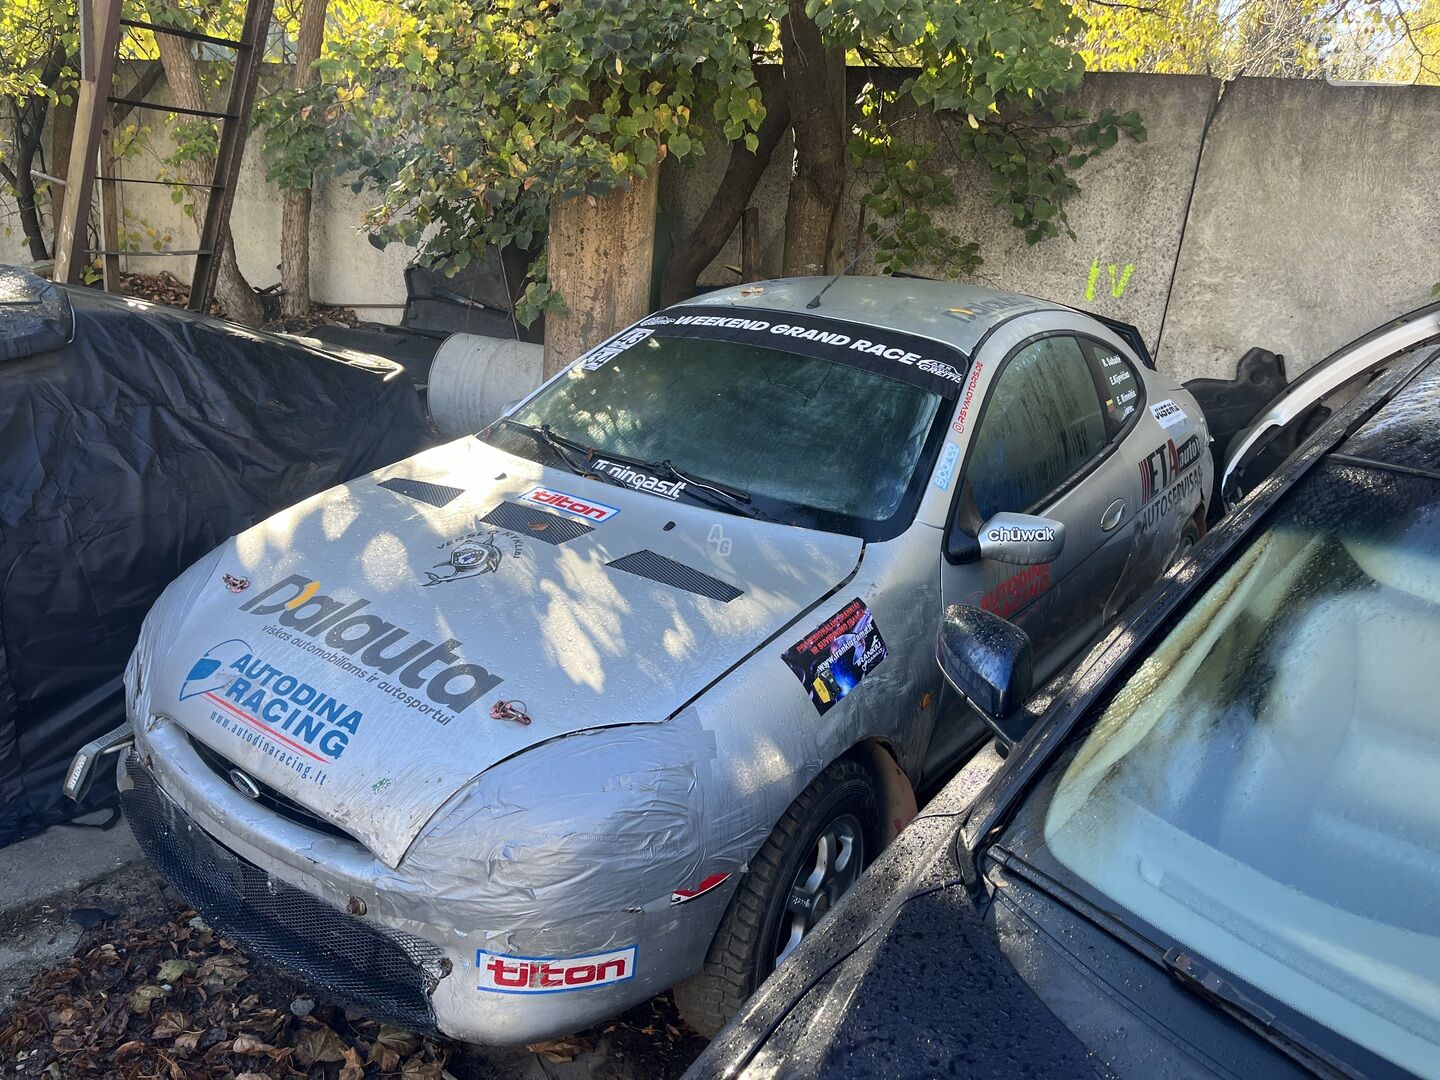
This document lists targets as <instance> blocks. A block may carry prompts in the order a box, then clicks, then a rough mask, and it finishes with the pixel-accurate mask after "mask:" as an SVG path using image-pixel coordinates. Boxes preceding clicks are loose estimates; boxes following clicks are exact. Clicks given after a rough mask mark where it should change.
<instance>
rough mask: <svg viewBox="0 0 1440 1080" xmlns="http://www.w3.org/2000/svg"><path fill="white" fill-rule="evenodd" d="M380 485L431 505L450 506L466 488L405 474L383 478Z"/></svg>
mask: <svg viewBox="0 0 1440 1080" xmlns="http://www.w3.org/2000/svg"><path fill="white" fill-rule="evenodd" d="M380 486H381V487H383V488H385V489H387V490H388V491H393V492H395V494H397V495H404V496H406V497H407V498H410V499H414V500H416V501H417V502H423V503H429V504H430V505H431V506H448V505H449V504H450V503H452V502H454V501H455V500H456V499H458V498H459V497H460V496H461V495H464V494H465V489H464V488H457V487H446V486H445V485H444V484H432V483H430V482H429V481H426V480H408V479H406V478H405V477H403V476H397V477H395V478H394V479H391V480H381V481H380Z"/></svg>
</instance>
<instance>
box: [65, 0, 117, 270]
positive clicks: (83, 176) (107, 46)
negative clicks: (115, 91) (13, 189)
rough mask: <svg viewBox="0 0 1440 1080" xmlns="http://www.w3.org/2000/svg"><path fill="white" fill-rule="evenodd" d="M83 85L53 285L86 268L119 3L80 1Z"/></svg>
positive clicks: (78, 94) (77, 100)
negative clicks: (91, 213) (89, 229)
mask: <svg viewBox="0 0 1440 1080" xmlns="http://www.w3.org/2000/svg"><path fill="white" fill-rule="evenodd" d="M80 36H81V41H80V53H81V62H80V76H81V78H80V86H79V89H78V90H77V92H76V98H75V130H74V133H73V134H72V136H71V138H70V162H69V165H70V167H69V170H68V171H67V173H66V176H65V203H64V209H63V211H62V212H61V214H60V228H59V230H58V235H57V237H56V242H55V270H54V273H53V275H52V276H53V278H54V280H55V281H59V282H63V283H66V284H74V283H76V282H78V281H79V280H80V274H81V271H82V270H83V268H84V266H85V233H86V229H87V226H88V225H89V222H90V195H91V188H92V187H93V185H94V181H95V155H96V154H97V153H99V151H100V135H101V129H102V128H103V127H104V120H105V109H106V108H107V102H106V100H105V99H106V98H107V97H109V96H110V80H111V77H112V76H113V75H114V73H115V50H116V49H118V48H119V46H120V0H82V2H81V5H80Z"/></svg>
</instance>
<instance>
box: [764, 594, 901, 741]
mask: <svg viewBox="0 0 1440 1080" xmlns="http://www.w3.org/2000/svg"><path fill="white" fill-rule="evenodd" d="M888 655H889V652H888V650H887V649H886V648H885V640H884V638H882V637H881V636H880V628H879V627H878V626H876V625H875V617H874V616H873V615H872V614H871V613H870V609H869V608H867V607H866V606H865V604H864V602H862V601H861V600H860V599H859V598H858V597H857V598H856V599H854V600H851V601H850V603H848V604H846V605H845V606H844V607H843V608H841V609H840V610H839V611H838V612H836V613H835V614H834V615H832V616H830V618H828V619H826V620H825V621H824V622H823V623H821V624H820V625H819V626H817V627H816V628H815V629H814V630H812V631H810V633H808V634H806V635H805V637H804V638H802V639H801V640H800V641H797V642H796V643H795V644H794V645H792V646H790V648H788V649H786V650H785V652H784V653H783V654H782V656H781V658H782V659H783V660H784V661H785V663H786V665H787V666H788V667H789V668H790V670H791V671H793V672H794V673H795V675H796V677H797V678H798V679H799V680H800V685H802V686H804V687H805V690H806V692H807V693H809V695H810V703H811V704H812V705H814V706H815V711H816V712H818V713H820V715H822V716H823V715H825V713H827V712H829V711H830V709H831V708H833V707H834V705H835V703H836V702H837V701H839V700H840V699H841V698H843V697H844V696H845V695H846V694H848V693H849V692H850V691H851V690H853V689H855V687H857V686H858V685H860V680H862V679H863V678H865V676H866V675H868V674H870V672H872V671H874V670H875V669H876V668H877V667H879V666H880V662H881V661H882V660H884V659H885V657H886V656H888Z"/></svg>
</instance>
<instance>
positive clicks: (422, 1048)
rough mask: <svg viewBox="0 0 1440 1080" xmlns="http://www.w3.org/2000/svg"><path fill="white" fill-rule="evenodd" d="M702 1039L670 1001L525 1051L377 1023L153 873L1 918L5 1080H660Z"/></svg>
mask: <svg viewBox="0 0 1440 1080" xmlns="http://www.w3.org/2000/svg"><path fill="white" fill-rule="evenodd" d="M704 1046H705V1040H704V1039H702V1038H701V1037H700V1036H698V1035H696V1034H695V1033H694V1032H692V1031H691V1030H690V1029H689V1028H687V1027H685V1026H684V1024H683V1023H682V1021H681V1020H680V1019H679V1017H678V1015H677V1014H676V1012H675V1009H674V1006H673V1005H672V1004H671V1002H670V1000H669V998H668V996H662V997H658V998H655V999H654V1000H652V1001H649V1002H646V1003H645V1004H643V1005H640V1006H638V1007H637V1008H634V1009H631V1010H630V1011H629V1012H628V1013H626V1014H624V1015H623V1016H620V1017H617V1018H616V1019H614V1020H612V1021H608V1022H606V1023H604V1024H601V1025H598V1026H597V1027H595V1028H592V1029H590V1030H589V1031H586V1032H582V1033H580V1034H578V1035H575V1036H572V1037H570V1038H566V1039H557V1040H554V1041H552V1042H549V1043H544V1044H536V1045H535V1046H533V1047H529V1048H526V1049H515V1050H510V1049H497V1048H485V1047H470V1046H463V1045H461V1044H458V1043H455V1042H451V1041H449V1040H445V1039H439V1038H435V1037H426V1036H420V1035H416V1034H414V1033H412V1032H408V1031H403V1030H401V1029H399V1028H394V1027H390V1026H388V1025H383V1024H380V1023H378V1022H376V1021H373V1020H367V1019H365V1018H364V1017H363V1016H361V1015H359V1014H356V1013H352V1012H347V1011H346V1010H344V1009H342V1008H340V1007H338V1006H335V1005H333V1004H330V1003H327V1002H326V1001H325V999H324V997H323V996H322V995H317V994H312V993H311V992H310V991H308V990H306V989H304V988H303V987H301V986H300V985H299V984H297V983H295V982H294V981H292V980H291V979H290V978H288V977H287V976H286V975H284V974H283V973H281V972H279V971H278V970H276V969H274V968H271V967H269V966H268V965H266V964H264V963H263V962H261V961H259V960H252V959H250V958H248V957H247V956H246V955H245V954H244V953H242V952H241V951H240V950H239V949H238V948H236V946H235V945H234V944H233V943H232V942H230V941H228V940H226V939H225V938H223V937H221V936H220V935H218V934H216V933H215V932H214V931H213V930H211V929H210V928H209V927H208V926H206V925H205V924H204V922H203V921H202V920H200V919H199V918H198V917H197V916H196V915H195V913H194V912H193V911H192V910H190V909H189V908H187V907H186V905H185V903H184V901H183V900H181V899H180V898H179V897H178V895H177V894H175V893H174V892H173V891H172V890H170V889H169V888H168V887H167V886H166V885H165V884H164V883H163V882H162V881H161V880H160V879H159V877H158V876H157V875H156V874H154V873H153V872H152V871H151V870H150V869H149V867H148V866H145V865H143V864H137V865H134V866H131V867H128V868H127V869H125V870H123V871H121V872H119V873H117V874H114V875H112V876H110V877H107V878H105V879H103V880H101V881H98V882H95V883H93V884H91V885H87V886H85V887H83V888H80V889H78V890H73V891H71V892H68V893H62V894H60V895H57V896H54V897H51V898H49V899H48V900H47V901H45V902H43V903H41V904H38V905H35V906H34V907H32V908H30V909H27V910H24V911H19V912H14V913H11V914H9V915H4V916H0V1078H3V1080H10V1078H21V1077H23V1078H26V1080H40V1078H44V1080H69V1078H71V1077H106V1078H112V1077H113V1078H115V1080H141V1078H144V1080H202V1078H203V1080H292V1078H301V1077H304V1078H307V1080H321V1078H324V1080H361V1078H376V1077H396V1078H400V1080H445V1078H451V1080H482V1078H488V1077H502V1076H503V1077H521V1078H534V1080H566V1078H570V1077H598V1078H603V1080H652V1078H653V1080H661V1078H666V1077H678V1076H679V1075H680V1074H681V1073H683V1072H684V1071H685V1069H686V1068H687V1067H688V1066H689V1064H690V1062H692V1061H693V1060H694V1059H695V1058H696V1057H697V1056H698V1055H699V1054H700V1051H701V1050H702V1049H704Z"/></svg>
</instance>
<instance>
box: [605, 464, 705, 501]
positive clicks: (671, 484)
mask: <svg viewBox="0 0 1440 1080" xmlns="http://www.w3.org/2000/svg"><path fill="white" fill-rule="evenodd" d="M590 467H591V468H593V469H596V470H597V471H599V472H603V473H604V474H605V475H606V476H610V477H614V478H615V479H616V480H619V481H620V482H621V483H624V484H629V485H630V486H631V487H632V488H634V489H635V490H636V491H648V492H650V494H652V495H659V496H660V497H661V498H663V499H678V498H679V497H680V493H681V492H683V491H684V490H685V481H684V480H662V479H661V478H660V477H658V476H652V475H650V474H649V473H646V472H641V471H640V470H639V469H637V468H635V467H634V466H633V465H623V464H621V463H620V462H618V461H607V460H606V459H605V458H596V459H595V460H594V461H592V462H591V463H590Z"/></svg>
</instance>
